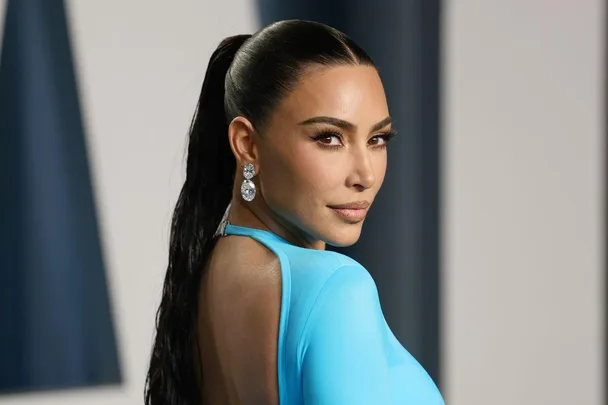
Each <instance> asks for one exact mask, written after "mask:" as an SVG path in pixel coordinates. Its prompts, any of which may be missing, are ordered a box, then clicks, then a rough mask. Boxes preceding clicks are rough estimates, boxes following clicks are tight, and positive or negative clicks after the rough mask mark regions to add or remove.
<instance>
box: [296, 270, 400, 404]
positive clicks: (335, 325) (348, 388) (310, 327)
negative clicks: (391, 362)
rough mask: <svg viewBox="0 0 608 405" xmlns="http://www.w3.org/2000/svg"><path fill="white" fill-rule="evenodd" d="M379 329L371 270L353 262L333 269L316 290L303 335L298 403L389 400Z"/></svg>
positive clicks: (380, 320)
mask: <svg viewBox="0 0 608 405" xmlns="http://www.w3.org/2000/svg"><path fill="white" fill-rule="evenodd" d="M385 333H386V331H385V325H384V318H383V316H382V311H381V309H380V303H379V300H378V294H377V290H376V286H375V284H374V282H373V280H372V279H371V276H370V275H369V274H368V273H367V271H366V270H365V269H363V268H361V267H357V266H345V267H342V268H340V269H338V270H336V272H335V273H334V274H333V275H332V276H331V277H330V278H329V280H328V281H327V282H326V284H325V286H324V287H323V288H322V290H321V292H320V293H319V296H318V298H317V300H316V302H315V304H314V307H313V309H312V311H311V314H310V317H309V320H308V322H307V325H306V329H305V332H304V335H303V341H302V343H303V350H304V353H303V360H302V384H303V394H304V403H305V404H310V405H326V404H327V405H329V404H331V405H341V404H349V405H359V404H361V405H362V404H382V403H389V402H390V398H389V397H390V384H389V373H388V365H387V360H386V352H385V343H384V342H385V339H384V336H385Z"/></svg>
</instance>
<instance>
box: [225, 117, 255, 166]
mask: <svg viewBox="0 0 608 405" xmlns="http://www.w3.org/2000/svg"><path fill="white" fill-rule="evenodd" d="M254 134H255V129H254V128H253V125H252V124H251V121H249V120H248V119H247V118H245V117H236V118H235V119H233V120H232V122H231V123H230V125H229V126H228V141H229V142H230V148H231V149H232V153H234V157H235V158H236V162H237V165H238V166H244V165H245V163H252V164H253V165H254V166H255V168H256V171H257V169H258V168H259V165H258V153H257V148H256V145H255V142H254Z"/></svg>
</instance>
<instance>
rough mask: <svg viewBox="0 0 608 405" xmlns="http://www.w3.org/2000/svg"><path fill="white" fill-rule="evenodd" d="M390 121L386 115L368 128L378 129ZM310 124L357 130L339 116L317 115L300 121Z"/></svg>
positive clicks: (303, 123)
mask: <svg viewBox="0 0 608 405" xmlns="http://www.w3.org/2000/svg"><path fill="white" fill-rule="evenodd" d="M391 122H393V120H392V119H391V117H386V118H385V119H383V120H382V121H380V122H378V123H377V124H374V125H372V127H371V128H370V130H369V131H370V132H374V131H378V130H380V129H382V128H384V127H385V126H387V125H388V124H390V123H391ZM310 124H329V125H333V126H335V127H338V128H342V129H344V130H345V131H351V132H355V131H356V130H357V126H356V125H355V124H353V123H352V122H348V121H344V120H341V119H339V118H334V117H325V116H318V117H312V118H309V119H307V120H304V121H302V122H300V125H310Z"/></svg>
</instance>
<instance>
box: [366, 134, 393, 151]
mask: <svg viewBox="0 0 608 405" xmlns="http://www.w3.org/2000/svg"><path fill="white" fill-rule="evenodd" d="M394 136H395V132H394V131H390V132H386V133H384V134H378V135H375V136H373V137H372V138H370V140H369V144H370V145H371V146H373V147H378V148H385V147H386V145H387V144H388V141H390V140H391V139H393V137H394Z"/></svg>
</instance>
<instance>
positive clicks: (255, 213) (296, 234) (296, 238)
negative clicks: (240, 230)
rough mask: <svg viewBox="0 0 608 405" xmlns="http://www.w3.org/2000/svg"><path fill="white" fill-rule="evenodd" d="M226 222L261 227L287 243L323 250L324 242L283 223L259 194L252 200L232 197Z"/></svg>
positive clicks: (248, 226)
mask: <svg viewBox="0 0 608 405" xmlns="http://www.w3.org/2000/svg"><path fill="white" fill-rule="evenodd" d="M228 222H230V223H231V224H233V225H238V226H243V227H247V228H255V229H262V230H265V231H269V232H272V233H274V234H275V235H278V236H280V237H281V238H283V239H285V240H286V241H288V242H289V243H292V244H294V245H297V246H301V247H304V248H308V249H317V250H325V242H323V241H321V240H314V239H313V238H310V237H309V236H307V235H305V234H304V233H303V232H302V231H301V230H299V229H297V227H295V226H290V225H289V224H286V223H284V221H281V220H280V219H279V217H278V215H276V214H274V213H273V212H272V210H270V208H269V207H268V206H267V205H266V204H265V203H264V202H263V199H262V198H261V196H260V195H258V196H257V197H256V199H255V200H254V201H252V202H245V201H243V200H242V199H241V198H240V196H236V197H233V198H232V201H231V202H230V213H229V214H228Z"/></svg>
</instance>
